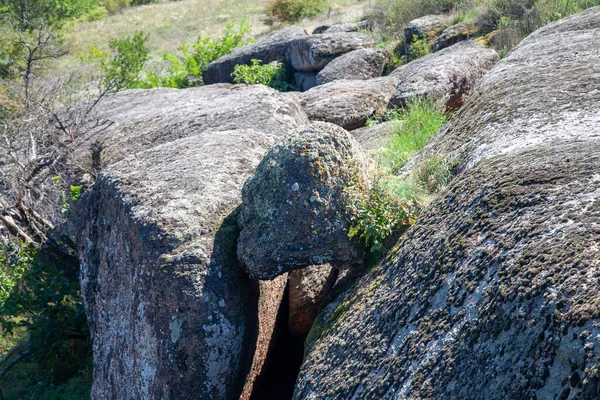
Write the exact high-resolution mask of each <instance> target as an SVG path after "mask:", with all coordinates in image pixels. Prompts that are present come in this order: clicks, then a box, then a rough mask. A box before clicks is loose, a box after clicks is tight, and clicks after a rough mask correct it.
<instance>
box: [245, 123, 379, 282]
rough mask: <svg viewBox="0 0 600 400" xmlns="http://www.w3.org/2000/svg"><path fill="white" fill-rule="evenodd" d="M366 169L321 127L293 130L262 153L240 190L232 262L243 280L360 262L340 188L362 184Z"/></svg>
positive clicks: (344, 136)
mask: <svg viewBox="0 0 600 400" xmlns="http://www.w3.org/2000/svg"><path fill="white" fill-rule="evenodd" d="M367 168H368V161H367V158H366V156H365V154H364V153H363V151H362V150H361V149H360V146H359V144H358V143H357V142H356V140H354V138H352V136H350V134H349V133H348V132H346V131H345V130H343V129H342V128H340V127H338V126H335V125H332V124H327V123H313V124H311V125H309V126H307V127H304V128H301V129H298V130H295V131H293V132H291V133H290V134H288V135H287V136H286V137H285V138H284V139H283V140H281V141H280V142H279V143H278V144H277V145H276V146H275V147H273V148H272V149H271V150H269V152H268V153H267V155H266V156H265V158H264V159H263V160H262V161H261V163H260V165H259V166H258V168H257V170H256V175H255V176H254V177H253V178H252V179H250V180H248V181H247V182H246V184H245V185H244V188H243V191H242V207H241V211H240V214H239V226H240V229H241V232H240V237H239V240H238V257H239V260H240V262H241V265H242V267H243V268H244V270H245V271H246V272H247V273H248V275H250V276H251V277H253V278H258V279H272V278H273V277H275V276H277V275H280V274H282V273H284V272H287V271H291V270H294V269H299V268H304V267H308V266H310V265H321V264H325V263H331V264H352V263H356V262H359V261H361V253H360V252H359V251H358V250H357V249H356V248H355V247H354V245H353V244H352V243H351V242H350V240H349V239H348V228H349V220H348V215H347V206H348V198H347V197H348V194H347V193H346V192H345V191H344V189H345V188H347V187H349V186H351V185H355V183H353V182H355V181H356V180H359V181H362V182H363V184H364V185H367V184H368V182H367V177H366V171H367Z"/></svg>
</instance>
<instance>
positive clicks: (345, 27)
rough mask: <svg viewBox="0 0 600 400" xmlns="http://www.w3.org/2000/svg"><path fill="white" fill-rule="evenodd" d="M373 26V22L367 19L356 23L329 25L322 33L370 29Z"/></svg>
mask: <svg viewBox="0 0 600 400" xmlns="http://www.w3.org/2000/svg"><path fill="white" fill-rule="evenodd" d="M371 28H372V23H371V22H369V21H366V20H365V21H360V22H356V23H347V24H333V25H331V26H329V27H327V28H326V29H325V30H323V32H321V33H339V32H359V31H361V30H369V29H371Z"/></svg>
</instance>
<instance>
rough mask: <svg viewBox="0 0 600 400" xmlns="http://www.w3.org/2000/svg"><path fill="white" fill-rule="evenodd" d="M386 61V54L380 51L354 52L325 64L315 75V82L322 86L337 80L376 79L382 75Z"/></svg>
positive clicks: (360, 50) (362, 50) (365, 50)
mask: <svg viewBox="0 0 600 400" xmlns="http://www.w3.org/2000/svg"><path fill="white" fill-rule="evenodd" d="M386 61H387V56H386V53H385V52H384V51H382V50H375V49H359V50H354V51H351V52H349V53H346V54H344V55H342V56H340V57H338V58H336V59H334V60H333V61H331V62H330V63H329V64H327V65H326V66H325V68H323V69H322V70H321V71H320V72H319V74H318V75H317V82H318V84H319V85H323V84H325V83H329V82H332V81H335V80H338V79H363V80H364V79H370V78H376V77H379V76H381V74H382V73H383V69H384V68H385V64H386Z"/></svg>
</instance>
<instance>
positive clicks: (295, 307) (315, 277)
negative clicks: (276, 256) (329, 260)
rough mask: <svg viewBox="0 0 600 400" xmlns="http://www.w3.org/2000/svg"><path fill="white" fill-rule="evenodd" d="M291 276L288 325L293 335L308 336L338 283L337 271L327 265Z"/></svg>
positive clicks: (295, 271)
mask: <svg viewBox="0 0 600 400" xmlns="http://www.w3.org/2000/svg"><path fill="white" fill-rule="evenodd" d="M289 275H290V278H289V304H290V316H289V320H288V325H289V328H290V332H292V334H294V335H298V336H306V335H307V334H308V332H309V331H310V328H311V327H312V324H313V322H314V321H315V318H316V317H317V314H318V313H319V311H320V310H321V305H322V303H323V301H324V300H325V298H326V297H327V295H328V294H329V292H330V290H331V288H332V287H333V284H334V283H335V281H336V277H337V271H336V270H335V269H334V268H333V267H331V266H330V265H328V264H325V265H313V266H310V267H307V268H302V269H297V270H294V271H291V272H290V273H289Z"/></svg>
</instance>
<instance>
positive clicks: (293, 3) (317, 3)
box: [267, 0, 327, 22]
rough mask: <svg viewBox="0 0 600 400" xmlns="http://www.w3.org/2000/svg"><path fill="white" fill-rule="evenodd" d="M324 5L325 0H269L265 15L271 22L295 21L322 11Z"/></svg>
mask: <svg viewBox="0 0 600 400" xmlns="http://www.w3.org/2000/svg"><path fill="white" fill-rule="evenodd" d="M326 7H327V1H326V0H270V1H269V2H268V5H267V17H268V18H269V19H270V21H271V22H272V21H278V22H297V21H300V20H301V19H303V18H309V17H314V16H315V15H318V14H320V13H322V12H323V11H325V10H326Z"/></svg>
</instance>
